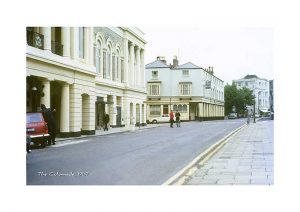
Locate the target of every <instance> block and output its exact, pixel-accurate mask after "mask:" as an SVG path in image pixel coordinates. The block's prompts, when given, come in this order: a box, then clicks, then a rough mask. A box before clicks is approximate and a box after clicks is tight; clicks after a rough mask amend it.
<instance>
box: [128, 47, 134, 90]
mask: <svg viewBox="0 0 300 212" xmlns="http://www.w3.org/2000/svg"><path fill="white" fill-rule="evenodd" d="M134 57H135V55H134V44H133V43H131V44H130V63H129V64H130V65H129V73H130V75H129V77H128V78H129V81H130V82H131V83H130V85H134V84H135V76H134V75H135V73H134Z"/></svg>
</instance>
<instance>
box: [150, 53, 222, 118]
mask: <svg viewBox="0 0 300 212" xmlns="http://www.w3.org/2000/svg"><path fill="white" fill-rule="evenodd" d="M212 73H213V67H209V69H203V68H201V67H199V66H196V65H194V64H193V63H190V62H188V63H185V64H183V65H179V62H178V60H177V58H176V57H175V58H174V60H173V64H170V65H167V62H166V60H165V58H164V57H157V60H155V61H154V62H152V63H149V64H147V65H146V81H147V88H148V96H147V120H150V119H152V118H154V117H157V116H160V115H163V114H168V113H170V110H173V111H177V110H178V111H179V112H180V113H181V120H201V121H203V120H213V119H223V118H224V82H223V81H222V80H221V79H219V78H217V77H216V76H214V75H213V74H212Z"/></svg>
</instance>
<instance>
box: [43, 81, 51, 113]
mask: <svg viewBox="0 0 300 212" xmlns="http://www.w3.org/2000/svg"><path fill="white" fill-rule="evenodd" d="M42 82H43V85H44V90H43V91H44V96H43V97H41V104H44V105H45V106H46V107H47V108H49V107H50V106H51V104H50V81H49V80H48V79H44V80H42Z"/></svg>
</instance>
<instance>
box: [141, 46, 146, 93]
mask: <svg viewBox="0 0 300 212" xmlns="http://www.w3.org/2000/svg"><path fill="white" fill-rule="evenodd" d="M140 58H141V64H140V73H141V75H140V81H141V86H142V87H143V88H145V87H146V85H145V50H144V49H141V55H140Z"/></svg>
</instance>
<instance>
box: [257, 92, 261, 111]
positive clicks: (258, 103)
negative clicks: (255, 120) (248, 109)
mask: <svg viewBox="0 0 300 212" xmlns="http://www.w3.org/2000/svg"><path fill="white" fill-rule="evenodd" d="M260 93H261V91H258V93H257V110H258V111H257V112H258V115H260V111H259V105H260V102H259V95H260Z"/></svg>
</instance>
